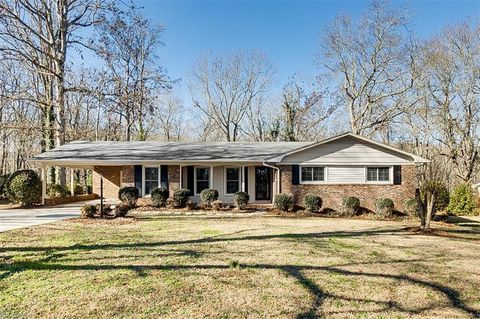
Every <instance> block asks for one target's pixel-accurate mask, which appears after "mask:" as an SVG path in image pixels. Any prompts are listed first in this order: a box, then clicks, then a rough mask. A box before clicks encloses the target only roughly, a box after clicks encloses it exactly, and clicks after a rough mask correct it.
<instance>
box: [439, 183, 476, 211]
mask: <svg viewBox="0 0 480 319" xmlns="http://www.w3.org/2000/svg"><path fill="white" fill-rule="evenodd" d="M476 201H477V197H476V196H475V194H474V193H473V189H472V186H471V185H469V184H460V185H458V186H457V187H455V189H454V190H453V191H452V196H451V197H450V203H449V204H448V207H447V210H448V212H449V213H451V214H455V215H476V214H478V211H477V203H476Z"/></svg>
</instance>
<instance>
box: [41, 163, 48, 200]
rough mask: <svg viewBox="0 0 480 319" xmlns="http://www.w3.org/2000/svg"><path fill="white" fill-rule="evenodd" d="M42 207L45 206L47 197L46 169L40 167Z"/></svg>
mask: <svg viewBox="0 0 480 319" xmlns="http://www.w3.org/2000/svg"><path fill="white" fill-rule="evenodd" d="M41 174H42V176H41V177H42V205H45V197H47V169H46V168H45V166H43V165H42V171H41Z"/></svg>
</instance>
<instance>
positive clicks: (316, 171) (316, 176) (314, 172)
mask: <svg viewBox="0 0 480 319" xmlns="http://www.w3.org/2000/svg"><path fill="white" fill-rule="evenodd" d="M323 181H325V167H319V166H302V182H323Z"/></svg>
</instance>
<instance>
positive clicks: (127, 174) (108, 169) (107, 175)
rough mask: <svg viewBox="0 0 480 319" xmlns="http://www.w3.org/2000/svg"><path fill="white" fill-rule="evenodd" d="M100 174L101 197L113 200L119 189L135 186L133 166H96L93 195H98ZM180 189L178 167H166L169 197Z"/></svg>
mask: <svg viewBox="0 0 480 319" xmlns="http://www.w3.org/2000/svg"><path fill="white" fill-rule="evenodd" d="M100 174H102V175H103V197H105V198H109V199H115V198H117V197H118V190H119V189H120V187H125V186H131V187H133V186H135V169H134V166H96V167H95V169H94V172H93V193H94V194H97V195H100ZM179 188H180V166H179V165H169V166H168V189H169V191H170V195H172V194H173V192H174V191H175V190H176V189H179Z"/></svg>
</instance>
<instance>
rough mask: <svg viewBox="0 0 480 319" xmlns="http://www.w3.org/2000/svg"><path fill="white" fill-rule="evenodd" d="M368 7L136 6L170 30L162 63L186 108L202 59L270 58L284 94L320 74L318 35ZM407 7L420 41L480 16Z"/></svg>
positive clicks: (452, 5) (442, 4)
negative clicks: (298, 79) (248, 52)
mask: <svg viewBox="0 0 480 319" xmlns="http://www.w3.org/2000/svg"><path fill="white" fill-rule="evenodd" d="M368 3H369V2H368V1H360V0H357V1H320V0H318V1H313V0H312V1H280V0H278V1H274V0H271V1H267V0H264V1H240V0H237V1H227V0H223V1H185V0H177V1H166V0H163V1H162V0H148V1H135V0H134V4H135V5H137V6H138V7H140V8H141V9H140V10H141V12H143V14H144V15H145V16H146V17H148V18H149V19H150V20H151V21H152V22H153V23H159V24H161V25H163V26H164V27H165V32H164V34H163V42H164V44H165V45H164V46H162V47H160V48H159V50H158V56H159V59H160V63H162V65H163V66H165V67H166V69H167V72H168V75H169V77H170V78H171V79H173V80H176V79H179V80H180V81H179V84H178V87H177V89H176V90H177V92H178V93H177V94H178V95H180V97H181V98H182V99H183V100H184V102H187V101H186V100H187V99H189V96H188V90H187V88H186V84H187V83H188V79H189V77H190V74H191V70H192V66H193V64H194V63H195V61H197V60H198V59H199V58H200V57H201V56H202V55H204V54H206V53H208V52H209V51H213V52H214V53H223V52H232V51H235V50H237V49H255V50H259V51H261V52H263V53H265V54H266V55H267V57H268V58H269V60H270V61H271V62H272V63H273V65H274V66H275V69H276V77H275V80H276V84H277V86H278V87H279V88H281V87H282V86H283V85H284V84H286V83H287V82H288V80H289V78H290V77H291V76H292V75H294V74H300V75H301V76H304V77H309V76H314V75H315V74H317V73H318V66H317V64H316V63H315V52H316V51H317V49H318V43H319V34H320V32H321V31H322V29H323V28H325V26H326V25H327V24H329V23H330V22H331V21H332V20H333V19H334V18H335V16H336V15H338V14H347V15H351V16H352V17H354V18H355V17H359V16H360V15H361V14H362V13H363V12H364V11H365V9H366V7H367V6H368ZM403 3H406V4H407V6H408V8H409V9H410V12H411V21H412V25H413V27H414V30H415V32H416V33H417V34H418V36H419V37H428V36H430V35H432V34H434V33H435V32H437V31H439V30H441V28H442V27H443V26H445V25H446V24H449V23H455V22H458V21H461V20H462V19H464V18H465V17H467V16H480V0H464V1H462V0H458V1H447V0H438V1H427V0H418V1H406V2H405V1H402V2H400V1H393V4H394V5H401V4H403Z"/></svg>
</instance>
